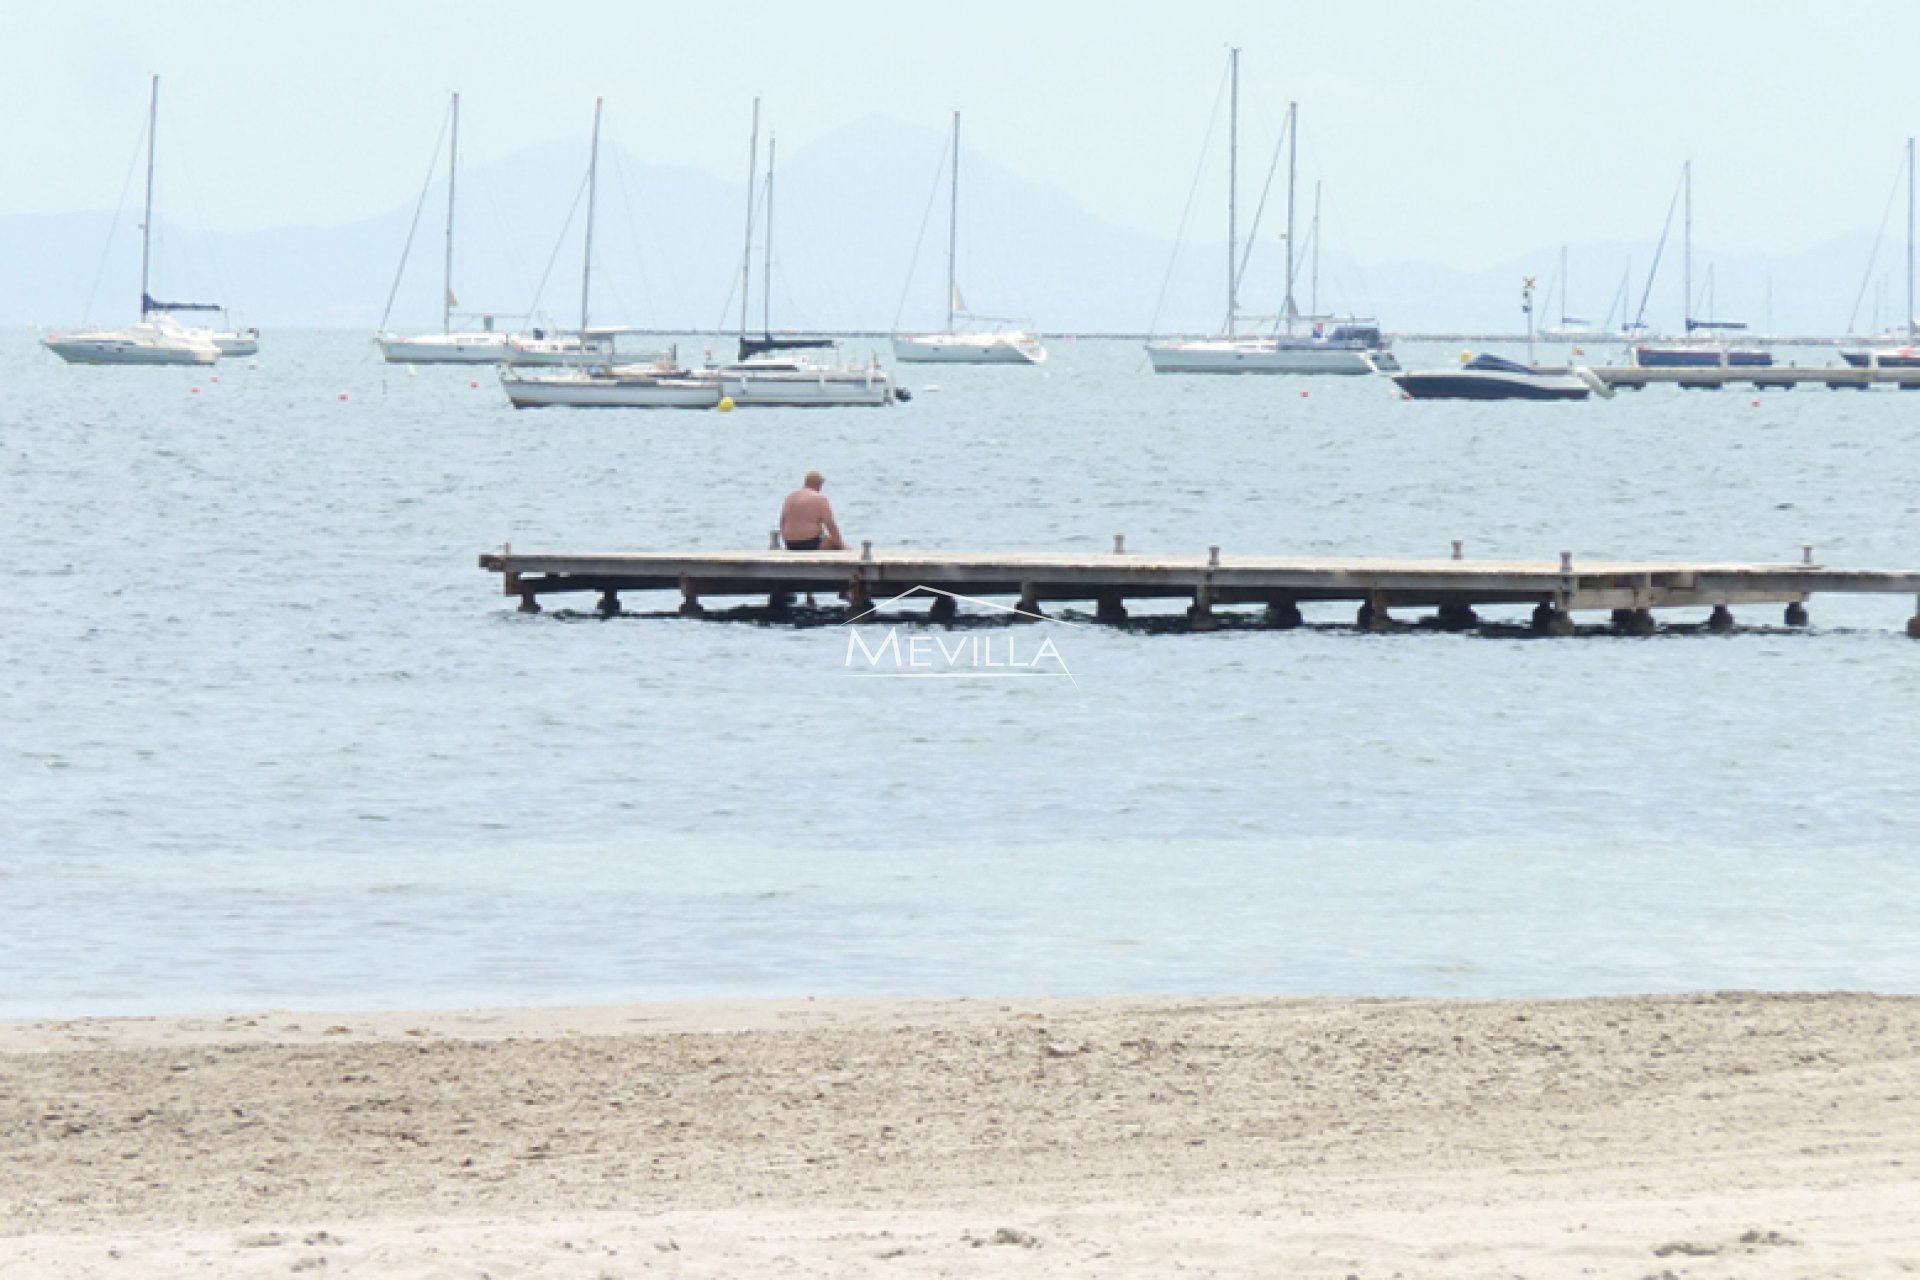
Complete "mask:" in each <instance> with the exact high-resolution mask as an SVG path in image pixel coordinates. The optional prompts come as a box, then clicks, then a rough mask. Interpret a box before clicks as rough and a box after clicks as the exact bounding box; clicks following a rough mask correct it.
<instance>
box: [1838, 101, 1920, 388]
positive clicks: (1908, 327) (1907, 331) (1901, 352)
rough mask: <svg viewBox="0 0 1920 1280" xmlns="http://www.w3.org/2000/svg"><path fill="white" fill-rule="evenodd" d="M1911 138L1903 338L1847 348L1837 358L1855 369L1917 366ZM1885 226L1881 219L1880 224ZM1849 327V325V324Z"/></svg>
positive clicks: (1909, 142) (1919, 356) (1919, 363)
mask: <svg viewBox="0 0 1920 1280" xmlns="http://www.w3.org/2000/svg"><path fill="white" fill-rule="evenodd" d="M1913 160H1914V156H1913V139H1912V138H1908V139H1907V322H1906V324H1904V325H1902V326H1901V333H1900V336H1901V337H1902V338H1904V339H1905V341H1904V342H1903V343H1901V345H1899V346H1897V347H1896V346H1891V345H1889V346H1885V347H1869V348H1865V349H1853V350H1846V351H1842V352H1841V353H1840V358H1841V359H1843V360H1845V361H1846V362H1847V363H1848V364H1850V365H1852V366H1853V367H1854V368H1856V369H1920V345H1916V343H1915V341H1914V335H1915V334H1916V333H1917V332H1920V328H1917V327H1916V325H1915V323H1914V316H1915V312H1914V309H1913ZM1881 225H1882V226H1885V223H1884V222H1883V223H1882V224H1881ZM1848 327H1849V328H1851V327H1852V326H1851V325H1849V326H1848Z"/></svg>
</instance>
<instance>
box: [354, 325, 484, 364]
mask: <svg viewBox="0 0 1920 1280" xmlns="http://www.w3.org/2000/svg"><path fill="white" fill-rule="evenodd" d="M376 341H378V342H379V344H380V354H381V355H382V356H384V357H385V358H386V361H387V363H388V364H499V363H500V362H501V361H502V360H504V359H506V353H507V336H506V335H505V334H503V333H433V334H423V335H421V336H419V337H416V338H403V337H399V336H397V335H392V334H382V335H380V337H379V338H378V339H376Z"/></svg>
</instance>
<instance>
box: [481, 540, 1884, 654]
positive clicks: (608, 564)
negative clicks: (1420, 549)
mask: <svg viewBox="0 0 1920 1280" xmlns="http://www.w3.org/2000/svg"><path fill="white" fill-rule="evenodd" d="M480 567H481V568H482V569H485V570H488V571H489V572H492V573H497V574H499V575H501V585H502V588H503V589H504V591H505V592H506V594H507V595H509V596H516V597H518V598H519V600H520V608H521V609H522V610H523V611H525V612H529V613H537V612H539V611H540V607H541V606H540V597H542V596H545V595H552V594H556V593H563V592H588V593H592V594H595V595H597V596H598V597H599V600H598V605H597V607H598V609H599V611H600V612H601V613H602V614H608V615H611V614H614V613H618V612H619V611H620V608H621V604H620V596H621V594H622V593H623V592H627V593H639V592H662V591H664V592H673V593H676V594H677V595H678V596H679V598H680V605H679V609H680V612H681V613H682V614H684V615H687V616H693V617H697V616H699V615H701V614H703V613H704V612H705V611H706V610H705V605H704V603H703V602H704V601H706V600H711V599H716V598H725V597H750V598H751V597H758V598H761V599H764V600H765V601H766V602H767V604H768V607H769V609H771V610H772V611H773V612H774V614H775V616H778V615H779V614H780V613H781V612H782V611H784V609H785V608H786V607H787V602H788V600H789V599H790V598H791V597H792V596H794V595H797V594H799V593H817V594H821V595H824V596H825V597H826V598H827V599H828V600H830V601H833V602H835V603H838V601H839V600H840V599H842V598H844V600H845V602H846V616H847V617H848V618H849V619H857V618H864V617H866V616H868V615H869V614H872V613H874V612H875V611H876V609H878V608H886V609H888V610H889V611H890V612H895V611H908V610H911V611H912V612H915V613H917V612H920V610H921V607H922V606H924V611H925V616H926V617H927V619H928V620H929V621H932V622H949V621H952V620H954V619H955V618H956V617H957V616H958V612H959V609H960V606H961V605H963V604H967V603H968V600H963V599H957V597H966V598H979V597H999V598H1002V599H1007V600H1011V601H1016V602H1017V603H1016V604H1014V606H1013V607H1014V609H1016V610H1018V612H1019V613H1021V614H1025V615H1028V616H1030V617H1039V616H1043V614H1044V610H1045V608H1046V607H1047V606H1048V605H1050V604H1056V603H1062V602H1072V603H1081V604H1090V605H1091V606H1092V608H1093V612H1094V617H1095V618H1096V619H1097V620H1098V621H1101V622H1109V623H1116V624H1118V623H1124V622H1126V621H1127V618H1128V614H1127V605H1128V602H1130V601H1151V600H1185V601H1186V602H1187V610H1186V616H1187V619H1188V622H1189V623H1190V625H1191V626H1192V627H1193V628H1194V629H1195V630H1209V629H1212V628H1213V627H1214V626H1217V625H1218V618H1217V616H1216V613H1215V611H1216V610H1217V609H1220V608H1223V607H1230V606H1235V605H1257V606H1264V610H1263V611H1262V612H1260V613H1259V614H1258V615H1257V616H1258V617H1259V618H1260V619H1261V620H1262V621H1263V622H1264V623H1265V624H1266V625H1268V626H1273V627H1281V628H1284V627H1295V626H1299V625H1301V623H1302V621H1303V619H1302V616H1301V612H1300V606H1301V605H1303V604H1314V603H1326V602H1346V603H1350V604H1355V605H1357V606H1358V611H1357V615H1356V622H1357V624H1358V625H1359V626H1360V627H1362V628H1365V629H1368V630H1374V631H1386V630H1392V629H1395V628H1397V627H1400V626H1403V625H1406V620H1403V619H1397V618H1396V617H1395V616H1394V612H1393V611H1394V610H1401V611H1403V613H1404V614H1406V615H1408V618H1407V620H1411V614H1412V613H1413V612H1414V611H1420V610H1432V611H1433V613H1432V616H1431V617H1430V618H1429V619H1427V621H1426V623H1425V624H1424V625H1433V626H1438V627H1442V628H1447V629H1453V630H1469V629H1472V628H1474V627H1477V626H1479V625H1480V623H1481V620H1480V617H1479V615H1478V613H1477V612H1476V611H1477V610H1478V609H1479V608H1481V607H1483V606H1513V605H1519V606H1529V605H1530V606H1532V613H1531V614H1530V615H1529V622H1530V625H1531V626H1532V627H1533V628H1534V629H1535V630H1538V631H1541V632H1545V633H1548V634H1554V635H1569V634H1572V632H1573V630H1574V616H1575V615H1576V614H1580V613H1603V614H1606V615H1607V619H1608V621H1609V622H1610V623H1611V624H1612V626H1613V627H1615V628H1616V629H1618V630H1621V631H1625V632H1628V633H1631V634H1647V633H1650V632H1651V631H1653V630H1654V628H1655V625H1656V624H1655V614H1656V612H1657V611H1670V610H1676V609H1700V610H1706V611H1707V619H1706V623H1707V626H1708V628H1709V629H1711V630H1716V631H1724V630H1729V629H1731V628H1732V627H1733V625H1734V616H1733V610H1734V609H1736V608H1739V607H1742V606H1748V607H1752V606H1776V607H1778V606H1784V608H1785V613H1784V619H1785V622H1786V624H1787V625H1789V626H1803V625H1805V624H1806V622H1807V620H1808V615H1807V608H1806V602H1807V601H1808V600H1809V599H1810V598H1811V597H1813V596H1815V595H1820V594H1838V595H1905V596H1911V597H1914V598H1915V599H1916V601H1920V571H1899V572H1893V571H1878V570H1860V569H1835V568H1828V567H1826V566H1824V565H1820V564H1816V563H1814V562H1813V557H1812V549H1811V548H1808V549H1807V550H1806V552H1805V553H1804V555H1803V557H1802V560H1801V562H1800V563H1798V564H1676V563H1667V562H1645V561H1613V560H1578V561H1576V560H1575V558H1574V557H1573V556H1571V555H1569V554H1567V553H1564V552H1563V553H1562V554H1561V555H1560V558H1559V559H1558V561H1539V562H1531V561H1495V560H1472V559H1466V558H1464V557H1463V556H1462V555H1461V546H1460V544H1459V543H1455V544H1454V557H1453V558H1451V559H1444V560H1362V559H1351V560H1350V559H1329V558H1315V557H1276V556H1226V555H1221V554H1220V551H1219V548H1217V547H1216V548H1210V549H1209V550H1208V552H1207V553H1206V554H1204V555H1190V556H1180V555H1166V554H1162V553H1157V552H1154V553H1144V554H1141V553H1131V552H1128V551H1126V550H1125V542H1124V539H1123V538H1121V537H1116V538H1115V539H1114V550H1113V551H1112V552H1108V553H1098V552H1091V553H1079V554H1070V555H1064V554H1019V553H1004V552H932V551H897V552H875V551H874V550H873V547H872V544H871V543H867V544H863V546H862V548H861V550H859V551H808V552H790V551H776V550H769V551H738V552H624V553H605V554H536V555H528V554H524V553H521V552H516V551H514V550H512V548H511V547H509V548H506V549H504V550H502V551H498V552H488V553H486V554H483V555H481V557H480ZM900 597H906V598H905V599H899V598H900ZM896 600H897V601H898V603H897V604H896V603H894V602H895V601H896ZM972 607H975V608H977V607H978V606H972ZM1907 634H1908V635H1911V636H1915V637H1917V638H1920V605H1917V607H1916V615H1915V616H1914V617H1913V618H1911V619H1909V621H1908V622H1907Z"/></svg>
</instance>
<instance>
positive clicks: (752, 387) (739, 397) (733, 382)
mask: <svg viewBox="0 0 1920 1280" xmlns="http://www.w3.org/2000/svg"><path fill="white" fill-rule="evenodd" d="M720 390H721V394H723V395H725V396H726V397H727V398H728V399H730V400H732V401H733V402H734V404H736V405H739V406H741V407H743V408H744V407H749V406H754V407H788V408H811V407H833V406H866V407H872V408H878V407H880V406H882V405H888V404H892V403H893V400H894V394H893V379H892V378H891V377H889V376H888V375H887V371H886V370H884V369H879V368H874V369H826V368H823V369H818V370H815V369H800V370H788V369H781V370H765V371H763V370H751V371H742V370H738V369H722V370H721V371H720Z"/></svg>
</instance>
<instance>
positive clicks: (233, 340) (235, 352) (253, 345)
mask: <svg viewBox="0 0 1920 1280" xmlns="http://www.w3.org/2000/svg"><path fill="white" fill-rule="evenodd" d="M207 337H208V340H209V341H211V342H212V343H213V345H214V346H215V347H216V348H218V349H219V351H220V354H221V355H222V356H256V355H259V354H260V331H259V330H258V329H239V330H235V331H233V332H231V333H210V334H208V335H207Z"/></svg>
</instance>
